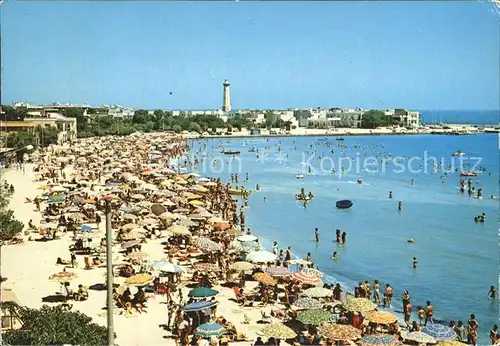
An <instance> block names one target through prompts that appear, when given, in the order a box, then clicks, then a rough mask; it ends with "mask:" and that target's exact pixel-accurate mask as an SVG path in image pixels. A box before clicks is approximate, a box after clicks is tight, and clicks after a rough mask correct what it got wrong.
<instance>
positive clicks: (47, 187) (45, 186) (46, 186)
mask: <svg viewBox="0 0 500 346" xmlns="http://www.w3.org/2000/svg"><path fill="white" fill-rule="evenodd" d="M38 189H39V190H50V186H49V185H41V186H39V187H38Z"/></svg>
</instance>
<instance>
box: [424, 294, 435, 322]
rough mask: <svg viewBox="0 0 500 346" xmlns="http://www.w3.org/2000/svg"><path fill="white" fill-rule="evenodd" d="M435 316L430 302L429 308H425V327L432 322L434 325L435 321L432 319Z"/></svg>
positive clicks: (428, 303)
mask: <svg viewBox="0 0 500 346" xmlns="http://www.w3.org/2000/svg"><path fill="white" fill-rule="evenodd" d="M433 315H434V308H433V307H432V304H431V302H430V301H429V300H428V301H427V307H426V308H425V323H424V325H425V326H426V325H427V322H429V321H431V323H434V320H433V319H432V316H433Z"/></svg>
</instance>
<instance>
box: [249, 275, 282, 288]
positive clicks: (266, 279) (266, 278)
mask: <svg viewBox="0 0 500 346" xmlns="http://www.w3.org/2000/svg"><path fill="white" fill-rule="evenodd" d="M253 278H254V279H255V280H257V281H258V282H260V283H262V284H264V285H266V286H276V284H277V283H278V282H277V281H276V280H275V279H273V277H272V276H271V275H269V274H268V273H255V274H254V275H253Z"/></svg>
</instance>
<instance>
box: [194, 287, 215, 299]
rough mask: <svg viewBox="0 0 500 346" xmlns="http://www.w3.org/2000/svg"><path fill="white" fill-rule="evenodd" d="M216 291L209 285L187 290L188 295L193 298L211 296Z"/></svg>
mask: <svg viewBox="0 0 500 346" xmlns="http://www.w3.org/2000/svg"><path fill="white" fill-rule="evenodd" d="M218 293H219V291H216V290H214V289H211V288H209V287H197V288H193V289H192V290H191V291H189V293H188V296H189V297H195V298H205V297H213V296H215V295H216V294H218Z"/></svg>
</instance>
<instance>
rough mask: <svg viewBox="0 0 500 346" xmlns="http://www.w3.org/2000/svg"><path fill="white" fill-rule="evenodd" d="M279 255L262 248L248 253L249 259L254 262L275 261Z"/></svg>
mask: <svg viewBox="0 0 500 346" xmlns="http://www.w3.org/2000/svg"><path fill="white" fill-rule="evenodd" d="M276 258H277V256H276V255H275V254H273V253H272V252H269V251H265V250H261V251H254V252H250V253H249V254H248V255H247V258H246V259H247V261H249V262H253V263H267V262H275V261H276Z"/></svg>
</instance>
